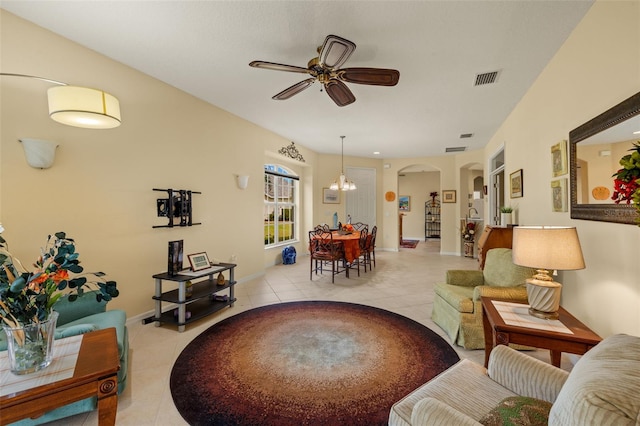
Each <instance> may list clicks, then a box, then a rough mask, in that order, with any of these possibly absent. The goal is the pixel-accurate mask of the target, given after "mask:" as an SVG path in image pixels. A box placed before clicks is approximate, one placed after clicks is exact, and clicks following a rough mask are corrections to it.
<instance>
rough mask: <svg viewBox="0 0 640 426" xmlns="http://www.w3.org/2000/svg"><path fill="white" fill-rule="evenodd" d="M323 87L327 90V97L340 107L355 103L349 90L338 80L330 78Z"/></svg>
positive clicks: (354, 98)
mask: <svg viewBox="0 0 640 426" xmlns="http://www.w3.org/2000/svg"><path fill="white" fill-rule="evenodd" d="M324 87H325V89H326V90H327V95H329V97H330V98H331V99H333V102H335V103H336V105H338V106H340V107H343V106H346V105H349V104H352V103H354V102H355V101H356V97H355V96H353V93H351V90H349V88H348V87H347V85H346V84H344V83H343V82H341V81H340V80H336V79H335V78H332V79H330V80H329V81H327V82H326V83H325V84H324Z"/></svg>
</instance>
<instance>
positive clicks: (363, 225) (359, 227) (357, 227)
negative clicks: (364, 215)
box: [351, 222, 369, 232]
mask: <svg viewBox="0 0 640 426" xmlns="http://www.w3.org/2000/svg"><path fill="white" fill-rule="evenodd" d="M351 226H353V229H355V230H356V231H362V230H363V229H366V230H367V232H368V231H369V225H367V224H366V223H362V222H356V223H352V224H351Z"/></svg>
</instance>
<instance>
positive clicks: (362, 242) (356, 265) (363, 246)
mask: <svg viewBox="0 0 640 426" xmlns="http://www.w3.org/2000/svg"><path fill="white" fill-rule="evenodd" d="M368 239H369V233H368V232H367V228H364V229H363V230H362V231H360V236H359V237H358V248H359V249H360V254H359V255H358V257H356V258H354V259H353V262H351V263H346V260H345V267H346V268H348V269H356V270H357V271H358V276H360V264H362V265H364V271H365V272H367V265H366V260H367V257H366V252H367V240H368Z"/></svg>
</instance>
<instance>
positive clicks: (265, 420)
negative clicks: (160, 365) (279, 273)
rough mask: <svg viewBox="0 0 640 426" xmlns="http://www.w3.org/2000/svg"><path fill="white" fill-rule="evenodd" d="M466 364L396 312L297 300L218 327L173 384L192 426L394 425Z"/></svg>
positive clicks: (180, 364)
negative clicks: (409, 400) (447, 373)
mask: <svg viewBox="0 0 640 426" xmlns="http://www.w3.org/2000/svg"><path fill="white" fill-rule="evenodd" d="M457 361H459V357H458V355H457V354H456V352H455V351H454V350H453V348H452V347H451V346H450V345H449V344H448V343H447V342H446V341H445V340H444V339H442V338H441V337H440V336H438V335H437V334H436V333H434V332H433V331H431V330H429V329H428V328H427V327H425V326H423V325H421V324H419V323H417V322H415V321H413V320H411V319H409V318H406V317H403V316H401V315H398V314H395V313H393V312H389V311H385V310H382V309H377V308H373V307H370V306H364V305H358V304H353V303H343V302H322V301H311V302H292V303H281V304H276V305H268V306H264V307H261V308H256V309H251V310H249V311H245V312H242V313H240V314H238V315H234V316H232V317H230V318H227V319H225V320H223V321H221V322H219V323H217V324H215V325H213V326H212V327H210V328H209V329H208V330H206V331H205V332H203V333H202V334H201V335H199V336H198V337H196V338H195V339H194V340H193V341H192V342H191V343H189V345H188V346H187V347H186V348H185V349H184V350H183V351H182V353H181V354H180V356H179V357H178V359H177V360H176V363H175V365H174V366H173V370H172V372H171V384H170V386H171V394H172V396H173V401H174V402H175V404H176V407H177V408H178V411H179V412H180V414H181V415H182V417H184V419H185V420H186V421H187V422H188V423H189V424H191V425H296V426H297V425H323V426H325V425H341V426H342V425H386V424H387V420H388V417H389V410H390V409H391V406H392V405H393V404H394V403H395V402H396V401H398V400H399V399H401V398H402V397H404V396H405V395H407V394H408V393H410V392H411V391H413V390H414V389H415V388H417V387H418V386H420V385H422V384H423V383H425V382H427V381H428V380H429V379H431V378H433V377H434V376H436V375H437V374H439V373H441V372H442V371H444V370H445V369H447V368H449V367H450V366H451V365H453V364H455V363H456V362H457Z"/></svg>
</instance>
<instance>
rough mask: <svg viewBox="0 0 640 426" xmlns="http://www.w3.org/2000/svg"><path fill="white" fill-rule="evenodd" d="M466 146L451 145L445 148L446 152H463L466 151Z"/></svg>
mask: <svg viewBox="0 0 640 426" xmlns="http://www.w3.org/2000/svg"><path fill="white" fill-rule="evenodd" d="M466 149H467V147H466V146H450V147H449V148H445V150H444V152H462V151H466Z"/></svg>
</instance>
